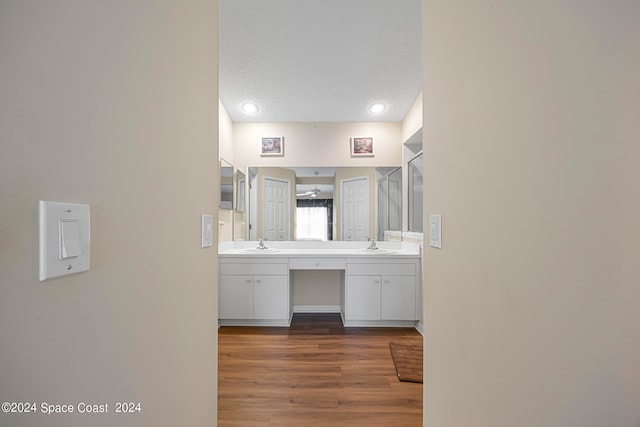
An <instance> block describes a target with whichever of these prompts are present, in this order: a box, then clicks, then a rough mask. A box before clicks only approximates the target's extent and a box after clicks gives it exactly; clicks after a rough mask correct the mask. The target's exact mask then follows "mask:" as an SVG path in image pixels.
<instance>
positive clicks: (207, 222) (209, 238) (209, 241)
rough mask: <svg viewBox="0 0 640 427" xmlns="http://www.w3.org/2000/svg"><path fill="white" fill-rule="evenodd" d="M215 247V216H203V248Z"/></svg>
mask: <svg viewBox="0 0 640 427" xmlns="http://www.w3.org/2000/svg"><path fill="white" fill-rule="evenodd" d="M210 246H213V215H206V214H202V247H203V248H208V247H210Z"/></svg>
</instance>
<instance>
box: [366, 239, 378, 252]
mask: <svg viewBox="0 0 640 427" xmlns="http://www.w3.org/2000/svg"><path fill="white" fill-rule="evenodd" d="M367 249H368V250H370V251H373V250H376V249H378V247H377V246H376V241H375V240H374V239H371V244H370V245H369V247H368V248H367Z"/></svg>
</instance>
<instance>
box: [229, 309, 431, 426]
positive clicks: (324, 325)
mask: <svg viewBox="0 0 640 427" xmlns="http://www.w3.org/2000/svg"><path fill="white" fill-rule="evenodd" d="M390 341H395V342H403V343H412V344H416V343H418V344H422V336H421V335H420V334H419V333H418V332H417V331H415V330H414V329H411V328H345V327H343V326H342V322H341V321H340V316H339V315H335V314H296V315H295V316H294V319H293V322H292V325H291V327H289V328H270V327H267V328H265V327H260V328H256V327H231V326H223V327H221V328H220V329H219V333H218V353H219V365H218V425H219V426H284V427H286V426H296V427H297V426H312V427H316V426H320V427H322V426H331V427H335V426H391V425H392V426H407V427H409V426H412V427H413V426H421V425H422V384H416V383H407V382H401V381H399V380H398V378H397V377H396V372H395V369H394V366H393V360H392V359H391V353H390V351H389V342H390Z"/></svg>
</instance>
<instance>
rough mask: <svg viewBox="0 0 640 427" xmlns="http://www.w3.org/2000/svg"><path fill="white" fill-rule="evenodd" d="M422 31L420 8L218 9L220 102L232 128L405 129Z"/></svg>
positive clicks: (261, 2)
mask: <svg viewBox="0 0 640 427" xmlns="http://www.w3.org/2000/svg"><path fill="white" fill-rule="evenodd" d="M420 25H421V19H420V0H220V1H219V28H220V98H221V100H222V103H223V104H224V105H225V108H226V109H227V111H228V112H229V115H230V116H231V119H232V120H233V121H234V122H371V121H378V122H399V121H402V119H403V118H404V116H405V115H406V113H407V111H408V110H409V108H410V107H411V105H412V103H413V101H414V100H415V98H416V97H417V96H418V94H419V92H420V89H421V80H420V79H421V73H420V38H421V36H420V32H421V27H420ZM246 101H254V102H255V103H257V104H258V106H259V108H260V110H259V112H258V113H257V114H256V115H253V116H247V115H245V114H243V113H242V112H241V110H240V106H241V105H242V103H243V102H246ZM377 101H383V102H385V103H387V105H388V109H387V111H385V112H384V113H381V114H379V115H375V116H373V115H371V114H370V113H368V112H367V107H368V106H369V105H370V104H371V103H373V102H377Z"/></svg>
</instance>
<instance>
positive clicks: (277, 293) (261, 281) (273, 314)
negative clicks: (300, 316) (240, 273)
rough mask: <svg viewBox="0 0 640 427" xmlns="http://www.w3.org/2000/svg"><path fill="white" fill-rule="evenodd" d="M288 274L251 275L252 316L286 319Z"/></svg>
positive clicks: (256, 317) (287, 312)
mask: <svg viewBox="0 0 640 427" xmlns="http://www.w3.org/2000/svg"><path fill="white" fill-rule="evenodd" d="M287 279H288V276H254V277H253V318H254V319H288V318H289V283H288V280H287Z"/></svg>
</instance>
